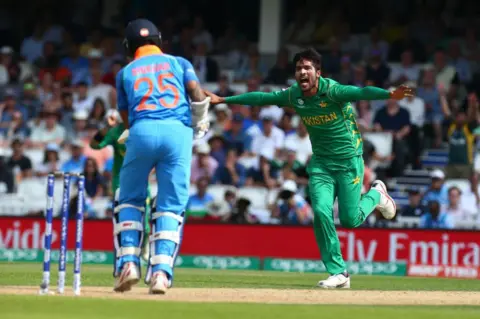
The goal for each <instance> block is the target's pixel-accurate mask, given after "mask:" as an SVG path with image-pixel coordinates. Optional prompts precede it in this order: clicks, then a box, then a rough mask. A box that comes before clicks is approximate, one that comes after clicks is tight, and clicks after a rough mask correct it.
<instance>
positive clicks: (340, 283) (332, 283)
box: [317, 272, 350, 289]
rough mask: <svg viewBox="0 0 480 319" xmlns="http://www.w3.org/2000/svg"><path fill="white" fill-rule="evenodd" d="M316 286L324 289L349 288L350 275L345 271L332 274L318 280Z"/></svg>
mask: <svg viewBox="0 0 480 319" xmlns="http://www.w3.org/2000/svg"><path fill="white" fill-rule="evenodd" d="M317 286H318V287H320V288H324V289H336V288H341V289H348V288H350V276H349V275H348V273H346V272H345V273H342V274H338V275H332V276H330V277H328V278H327V279H325V280H320V281H319V282H318V284H317Z"/></svg>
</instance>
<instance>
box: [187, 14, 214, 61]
mask: <svg viewBox="0 0 480 319" xmlns="http://www.w3.org/2000/svg"><path fill="white" fill-rule="evenodd" d="M192 42H193V44H194V45H196V46H198V45H199V44H205V46H206V47H205V53H208V52H210V51H212V50H213V37H212V34H211V33H210V32H209V31H208V30H207V28H206V27H205V23H204V21H203V18H202V17H201V16H196V17H195V19H194V21H193V38H192Z"/></svg>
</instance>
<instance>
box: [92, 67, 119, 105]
mask: <svg viewBox="0 0 480 319" xmlns="http://www.w3.org/2000/svg"><path fill="white" fill-rule="evenodd" d="M90 73H91V75H92V85H91V86H90V87H89V89H88V97H89V98H92V99H93V100H96V99H101V100H102V102H103V104H104V107H105V108H107V109H109V108H112V105H114V106H115V103H112V102H114V101H115V99H116V98H114V97H113V96H114V95H115V94H116V92H115V90H114V88H113V86H111V85H109V84H105V83H103V82H102V71H101V70H100V69H98V68H96V69H90Z"/></svg>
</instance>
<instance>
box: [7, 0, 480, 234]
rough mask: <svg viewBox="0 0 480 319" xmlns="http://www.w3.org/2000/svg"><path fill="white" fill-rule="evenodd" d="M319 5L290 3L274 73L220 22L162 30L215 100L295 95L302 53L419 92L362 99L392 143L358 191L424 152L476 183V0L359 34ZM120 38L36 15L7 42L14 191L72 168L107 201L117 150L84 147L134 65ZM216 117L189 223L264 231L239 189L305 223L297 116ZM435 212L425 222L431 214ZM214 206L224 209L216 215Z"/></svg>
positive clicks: (335, 69) (360, 79) (387, 14)
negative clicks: (214, 189)
mask: <svg viewBox="0 0 480 319" xmlns="http://www.w3.org/2000/svg"><path fill="white" fill-rule="evenodd" d="M307 2H308V1H307ZM317 2H318V3H317ZM320 2H322V1H313V2H308V3H307V4H306V5H305V6H302V5H300V3H298V4H297V5H296V6H295V10H292V13H293V14H289V15H288V16H290V15H291V17H290V19H289V21H287V23H286V24H285V28H284V29H283V30H282V38H283V41H282V43H283V46H282V48H281V49H280V50H279V51H278V54H277V56H276V58H275V59H274V61H273V60H272V63H268V61H269V60H268V59H264V58H263V57H262V56H261V54H260V53H259V50H258V47H257V45H256V43H255V42H252V41H249V38H248V37H247V36H245V34H242V33H241V31H242V28H241V27H240V26H241V25H238V24H237V25H235V23H233V22H230V23H226V24H225V28H222V31H221V32H216V33H213V32H211V31H210V29H209V28H210V27H209V26H208V25H207V24H206V20H205V19H204V17H203V16H202V15H199V14H193V13H188V12H189V11H188V10H180V11H179V12H178V13H177V14H176V15H172V16H170V17H168V18H166V19H164V20H162V23H161V25H160V29H161V31H162V33H163V37H164V40H165V41H164V47H163V50H164V51H165V52H167V53H171V54H175V55H180V56H184V57H186V58H187V59H189V60H190V61H191V62H192V64H193V65H194V67H195V69H196V71H197V75H198V77H199V79H200V81H201V82H202V83H203V84H206V83H209V84H212V83H216V86H215V88H216V90H215V91H216V92H215V93H216V94H218V95H220V96H229V95H232V94H238V93H242V92H239V91H238V90H236V89H235V88H234V87H237V86H236V85H237V84H239V83H241V84H246V90H247V91H255V90H261V89H263V90H270V89H275V88H283V87H286V86H288V85H289V84H291V83H292V78H293V72H294V67H293V65H292V64H291V62H290V61H291V56H292V54H293V53H294V52H295V50H298V48H301V47H304V46H307V45H308V46H313V47H315V48H317V49H318V51H319V52H321V53H322V55H323V61H322V73H323V76H325V77H332V78H334V79H335V80H337V81H339V82H340V83H342V84H351V85H356V86H360V87H363V86H367V85H375V86H378V87H383V88H386V89H389V88H391V87H393V86H397V85H400V84H407V85H410V86H412V87H415V88H416V92H417V96H416V97H413V98H407V99H405V100H402V101H398V102H397V101H393V100H388V101H371V102H369V101H357V102H355V104H354V105H355V109H356V112H357V122H358V125H359V129H360V130H361V131H362V132H363V133H372V132H383V133H386V134H389V135H391V136H392V140H393V142H392V143H393V145H392V152H391V154H389V155H388V156H382V155H380V154H379V152H377V150H376V149H375V146H374V144H372V143H370V142H369V140H368V139H365V143H364V159H365V164H366V169H365V178H364V188H365V189H368V188H369V185H370V183H371V181H372V179H373V178H374V177H375V176H377V177H379V178H383V179H389V178H395V177H399V176H402V174H403V172H404V170H405V169H406V168H413V169H420V168H421V166H422V163H421V160H420V159H421V155H422V152H423V150H425V149H427V148H446V149H448V150H449V160H448V166H447V168H446V171H445V173H446V178H464V179H471V180H472V181H475V182H476V176H475V173H474V171H475V167H474V158H475V155H476V153H477V152H476V144H475V143H476V134H477V133H478V132H480V128H479V123H480V117H479V101H478V100H479V99H478V97H479V94H480V73H479V72H480V46H479V41H478V36H479V35H478V30H480V28H479V26H480V24H479V19H478V16H471V13H472V11H471V10H469V9H468V8H471V4H473V5H475V2H473V1H466V2H465V3H463V2H462V4H460V2H458V3H457V2H454V1H443V2H442V4H441V5H439V4H437V3H435V2H432V1H405V3H403V2H402V4H398V3H396V7H397V10H395V11H393V10H389V9H388V6H387V9H385V11H384V12H381V13H380V14H379V15H378V18H377V19H376V20H369V21H370V22H369V23H367V24H366V23H365V22H363V23H362V28H363V29H364V30H363V31H366V32H362V34H359V33H356V25H353V24H352V23H350V22H349V21H352V19H351V18H350V17H351V11H352V8H351V7H348V9H343V8H341V7H335V6H330V7H329V8H328V10H323V11H322V13H321V14H322V18H321V19H319V18H318V16H317V15H318V10H312V7H311V6H317V5H319V4H320ZM347 2H348V1H347ZM386 2H388V3H390V1H386ZM348 3H351V2H348ZM322 4H323V2H322ZM472 10H473V9H472ZM190 12H192V11H190ZM183 21H191V23H184V22H183ZM372 21H374V22H372ZM117 29H118V30H120V29H121V28H112V27H110V28H106V27H104V26H91V27H89V28H86V27H85V28H84V29H82V31H83V34H85V36H84V37H83V38H82V37H79V36H78V27H77V28H74V29H72V28H69V27H67V26H65V25H63V24H60V23H58V22H57V21H56V20H55V18H54V11H53V10H41V11H39V13H38V14H37V15H36V19H35V21H34V25H33V28H32V30H31V32H30V33H28V34H26V36H25V37H24V38H23V40H22V41H20V42H19V45H17V46H15V45H12V44H11V43H8V44H2V43H1V42H2V40H0V149H1V148H3V149H11V151H10V150H9V151H8V152H7V153H8V154H9V155H8V156H3V157H0V158H1V159H0V182H3V183H4V184H6V191H7V192H15V185H16V184H18V183H19V182H20V181H21V180H22V179H27V178H35V177H43V176H45V175H46V174H47V173H48V172H50V171H53V170H64V171H71V172H83V173H84V174H85V175H86V193H87V195H88V197H89V198H90V199H91V200H94V199H95V198H99V197H104V196H111V195H112V194H110V191H109V190H110V187H109V183H110V182H111V169H112V155H113V153H112V150H111V149H108V148H107V149H103V150H93V149H91V148H90V147H89V145H88V143H89V140H90V139H91V138H92V136H93V135H94V134H95V133H96V131H97V130H98V128H99V126H100V124H101V123H103V122H104V121H105V115H106V114H107V112H108V110H109V109H111V108H115V107H116V93H115V83H114V79H115V75H116V73H117V72H118V71H119V70H120V69H121V68H122V66H124V65H125V64H126V63H128V59H127V57H125V55H124V50H123V47H122V34H121V32H117V31H116V30H117ZM216 29H217V30H218V26H217V28H216ZM12 43H14V42H12ZM225 71H228V72H225ZM211 120H212V125H211V129H210V132H209V133H208V135H207V137H206V138H205V139H203V140H201V141H197V142H196V146H195V149H194V157H193V161H192V171H191V184H192V185H193V186H195V193H194V194H193V195H192V197H191V199H190V201H189V206H188V213H189V215H190V216H191V218H196V219H204V218H207V219H208V218H211V219H215V220H222V221H238V222H240V221H241V222H249V223H255V222H258V220H257V219H256V217H255V216H253V215H250V214H248V213H246V214H243V213H241V214H238V211H245V210H247V208H248V199H245V198H240V200H238V199H237V198H236V192H235V189H238V188H241V187H245V186H252V187H261V188H266V189H269V190H273V189H275V190H279V192H278V198H277V199H276V200H275V201H274V204H272V205H270V206H269V207H268V210H269V212H270V214H271V217H272V218H276V219H277V220H279V222H282V223H292V224H309V223H311V221H312V210H311V207H310V206H309V198H308V174H307V171H306V166H307V165H308V161H309V159H310V156H311V155H312V149H311V145H310V142H309V136H308V132H307V131H306V128H305V126H304V125H303V123H302V122H301V120H300V119H299V118H298V117H297V116H296V115H295V114H294V113H293V110H290V109H286V108H285V109H282V108H278V107H277V106H275V105H272V106H266V107H259V106H255V105H253V106H243V105H226V104H219V105H216V106H215V107H213V108H212V110H211ZM35 149H36V150H40V151H42V152H43V156H42V157H43V158H41V160H39V161H35V160H33V159H31V158H29V157H28V155H26V154H27V153H28V152H27V151H28V150H35ZM61 154H66V157H65V158H63V159H62V156H60V155H61ZM0 155H1V154H0ZM373 162H375V163H377V164H378V163H383V164H384V165H376V164H375V165H374V164H372V163H373ZM442 174H443V172H442ZM444 178H445V176H444ZM212 184H221V185H228V186H231V187H232V189H230V190H228V191H227V192H226V193H225V198H224V199H225V200H224V202H221V203H218V202H216V201H214V200H213V197H212V196H211V195H209V193H208V186H209V185H212ZM474 189H475V191H474V193H475V198H476V202H475V205H476V206H475V207H477V208H478V207H479V206H478V204H479V202H480V201H479V197H478V192H477V191H476V187H472V190H474ZM415 192H416V191H414V190H412V194H414V193H415ZM448 193H449V194H450V193H452V194H454V193H455V189H453V190H451V191H449V192H448ZM422 195H424V196H426V195H425V194H422ZM448 196H450V195H448ZM452 196H453V195H452ZM412 198H415V197H414V196H413V195H412ZM423 198H425V197H423ZM412 200H414V199H412ZM440 204H442V205H441V207H445V205H444V204H445V203H443V202H441V203H440ZM422 205H423V204H422ZM425 205H426V204H425ZM425 205H424V206H425ZM424 206H422V207H424ZM427 206H428V205H426V206H425V207H427ZM428 207H429V206H428ZM428 207H427V208H428ZM427 208H425V209H423V208H422V209H423V210H422V213H421V214H420V215H422V214H423V212H430V211H431V210H434V209H429V208H428V209H427ZM442 209H444V208H442ZM445 209H446V208H445ZM219 210H222V211H224V212H225V211H228V213H223V214H216V215H215V214H209V212H212V211H216V212H218V211H219ZM414 211H415V212H414V213H413V214H416V215H419V213H418V212H417V210H415V209H414ZM477 211H478V209H477V210H476V212H477ZM232 212H235V213H232ZM239 216H242V217H239ZM429 225H430V226H428V227H434V226H431V224H429ZM426 227H427V226H426Z"/></svg>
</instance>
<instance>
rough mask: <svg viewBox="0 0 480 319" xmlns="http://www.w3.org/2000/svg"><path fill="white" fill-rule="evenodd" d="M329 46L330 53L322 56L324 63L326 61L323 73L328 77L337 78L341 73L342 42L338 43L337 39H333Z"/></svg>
mask: <svg viewBox="0 0 480 319" xmlns="http://www.w3.org/2000/svg"><path fill="white" fill-rule="evenodd" d="M328 46H329V48H328V51H327V52H326V53H325V54H324V55H323V56H322V61H324V62H323V64H324V67H323V68H322V71H323V72H325V73H326V74H328V76H331V77H335V75H336V74H338V73H339V72H340V61H341V58H342V52H341V51H340V42H338V40H337V38H335V37H332V38H330V40H329V43H328Z"/></svg>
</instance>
